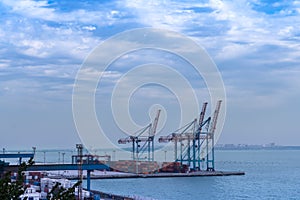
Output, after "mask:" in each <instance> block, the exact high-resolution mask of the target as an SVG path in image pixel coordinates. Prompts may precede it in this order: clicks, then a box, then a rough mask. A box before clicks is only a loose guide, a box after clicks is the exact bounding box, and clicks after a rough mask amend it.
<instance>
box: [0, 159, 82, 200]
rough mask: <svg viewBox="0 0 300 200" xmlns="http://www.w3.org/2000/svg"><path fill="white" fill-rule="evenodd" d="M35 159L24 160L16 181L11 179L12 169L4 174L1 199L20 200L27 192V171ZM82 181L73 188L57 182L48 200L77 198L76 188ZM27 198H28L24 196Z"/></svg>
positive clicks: (1, 183) (0, 187) (0, 185)
mask: <svg viewBox="0 0 300 200" xmlns="http://www.w3.org/2000/svg"><path fill="white" fill-rule="evenodd" d="M33 164H34V161H33V159H30V160H29V161H28V162H27V163H26V162H23V163H21V165H20V166H19V168H18V175H17V177H16V181H12V180H11V173H12V172H11V171H8V172H6V173H5V174H3V176H2V178H1V179H0V200H19V197H20V196H21V195H22V194H24V193H25V191H26V185H25V184H24V180H25V179H24V175H25V171H26V170H27V169H28V167H29V166H31V165H33ZM80 183H81V182H80V181H78V182H77V183H75V184H74V185H73V187H71V188H67V189H66V188H64V187H62V186H60V184H59V183H57V184H56V185H55V186H54V187H53V188H52V190H51V191H50V193H49V194H48V195H47V199H48V200H76V197H75V188H76V187H77V186H78V185H79V184H80ZM24 199H27V198H24Z"/></svg>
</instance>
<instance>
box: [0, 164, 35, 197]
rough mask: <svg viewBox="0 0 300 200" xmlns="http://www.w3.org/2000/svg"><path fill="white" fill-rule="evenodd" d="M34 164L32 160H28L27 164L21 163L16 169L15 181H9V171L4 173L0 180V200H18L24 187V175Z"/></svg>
mask: <svg viewBox="0 0 300 200" xmlns="http://www.w3.org/2000/svg"><path fill="white" fill-rule="evenodd" d="M33 164H34V161H33V159H30V160H29V161H28V163H26V162H23V163H21V164H20V166H19V168H18V175H17V177H16V181H11V173H12V172H11V171H8V172H6V173H5V174H4V175H3V177H2V178H1V179H0V199H1V200H18V199H19V197H20V196H21V195H22V194H24V192H25V190H26V186H25V185H24V184H23V183H24V175H25V173H24V172H25V171H26V169H27V168H28V166H31V165H33Z"/></svg>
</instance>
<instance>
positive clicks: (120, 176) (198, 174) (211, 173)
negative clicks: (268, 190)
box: [57, 171, 245, 180]
mask: <svg viewBox="0 0 300 200" xmlns="http://www.w3.org/2000/svg"><path fill="white" fill-rule="evenodd" d="M243 175H245V172H243V171H197V172H191V173H153V174H134V173H120V174H115V173H114V174H111V173H107V174H101V175H91V176H90V179H127V178H174V177H175V178H176V177H209V176H243ZM59 177H60V178H61V177H63V178H67V179H73V180H75V179H78V176H72V175H71V176H68V175H61V176H59ZM59 177H57V178H59ZM83 178H84V179H86V178H87V177H86V176H84V177H83Z"/></svg>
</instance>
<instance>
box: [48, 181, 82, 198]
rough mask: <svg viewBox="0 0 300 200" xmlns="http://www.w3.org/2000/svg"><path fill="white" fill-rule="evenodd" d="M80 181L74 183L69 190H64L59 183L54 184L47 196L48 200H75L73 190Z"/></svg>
mask: <svg viewBox="0 0 300 200" xmlns="http://www.w3.org/2000/svg"><path fill="white" fill-rule="evenodd" d="M80 183H81V182H80V181H78V182H77V183H75V184H74V185H73V186H72V187H71V188H68V189H66V188H64V187H62V186H61V184H60V183H56V184H55V185H54V187H53V188H52V190H51V191H50V192H49V194H48V195H47V199H48V200H76V196H75V188H76V187H77V186H79V185H80Z"/></svg>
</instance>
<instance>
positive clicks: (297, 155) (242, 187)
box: [91, 150, 300, 200]
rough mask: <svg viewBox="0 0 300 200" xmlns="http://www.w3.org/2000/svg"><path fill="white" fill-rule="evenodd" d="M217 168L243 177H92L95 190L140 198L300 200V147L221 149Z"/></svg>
mask: <svg viewBox="0 0 300 200" xmlns="http://www.w3.org/2000/svg"><path fill="white" fill-rule="evenodd" d="M215 159H216V163H215V165H216V166H215V167H216V170H222V171H244V172H245V173H246V174H245V175H243V176H223V177H180V178H153V179H151V178H150V179H149V178H148V179H109V180H93V181H92V183H91V187H92V189H95V190H100V191H103V192H107V193H113V194H120V195H125V196H136V197H140V198H141V199H143V198H144V199H157V200H175V199H176V200H178V199H180V200H181V199H205V200H209V199H224V200H227V199H276V200H278V199H300V150H218V151H216V152H215Z"/></svg>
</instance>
